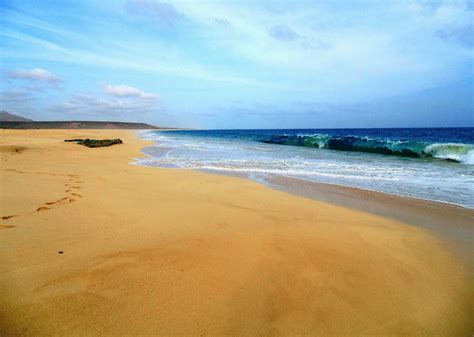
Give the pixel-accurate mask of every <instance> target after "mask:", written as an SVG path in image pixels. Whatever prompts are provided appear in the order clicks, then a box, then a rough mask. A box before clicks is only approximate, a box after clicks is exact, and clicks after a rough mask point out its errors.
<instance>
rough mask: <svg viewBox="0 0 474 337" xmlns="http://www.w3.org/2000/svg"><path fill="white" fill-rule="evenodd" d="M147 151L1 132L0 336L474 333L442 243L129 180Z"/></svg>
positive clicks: (306, 208) (462, 270) (264, 200)
mask: <svg viewBox="0 0 474 337" xmlns="http://www.w3.org/2000/svg"><path fill="white" fill-rule="evenodd" d="M117 137H119V138H121V139H123V140H124V144H121V145H115V146H112V147H107V148H95V149H89V148H86V147H83V146H78V145H76V144H71V143H64V142H63V139H65V138H117ZM143 146H144V142H142V141H140V140H138V139H137V138H136V137H135V135H134V133H133V132H130V131H123V130H120V131H119V130H74V131H72V130H54V131H53V130H34V131H20V130H18V131H14V130H0V161H1V163H2V165H1V175H0V188H1V190H0V217H1V220H0V259H1V260H0V304H1V306H0V335H2V336H10V335H27V336H45V335H56V336H78V335H87V336H104V335H111V336H112V335H113V336H118V335H161V336H184V335H191V336H194V335H195V336H222V335H229V336H469V335H472V333H473V332H474V328H473V323H472V319H471V315H472V303H473V302H472V288H471V286H470V275H469V273H468V270H467V268H466V267H464V266H463V264H462V262H461V261H460V260H459V259H458V258H457V257H456V256H455V255H453V254H452V252H451V251H450V250H449V249H448V248H447V246H446V245H445V244H444V243H443V242H442V241H440V239H438V238H436V237H434V236H433V235H432V234H431V233H430V232H428V231H426V230H423V229H420V228H416V227H412V226H408V225H404V224H402V223H398V222H395V221H393V220H388V219H385V218H382V217H379V216H374V215H370V214H368V213H363V212H359V211H355V210H349V209H346V208H343V207H339V206H334V205H330V204H326V203H322V202H317V201H314V200H309V199H305V198H302V197H298V196H294V195H290V194H286V193H283V192H278V191H274V190H271V189H268V188H266V187H264V186H261V185H258V184H256V183H254V182H251V181H248V180H246V179H240V178H232V177H223V176H217V175H209V174H204V173H199V172H191V171H181V170H172V169H157V168H147V167H138V166H134V165H129V163H130V162H131V161H132V160H133V157H138V156H140V153H139V150H140V148H141V147H143ZM60 252H61V253H60Z"/></svg>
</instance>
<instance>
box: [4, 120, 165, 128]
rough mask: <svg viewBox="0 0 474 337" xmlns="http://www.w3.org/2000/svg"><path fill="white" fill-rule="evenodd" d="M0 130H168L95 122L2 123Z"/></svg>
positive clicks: (140, 125) (137, 124)
mask: <svg viewBox="0 0 474 337" xmlns="http://www.w3.org/2000/svg"><path fill="white" fill-rule="evenodd" d="M0 129H145V130H146V129H168V128H161V127H156V126H154V125H150V124H146V123H130V122H109V121H106V122H96V121H48V122H33V121H4V120H0Z"/></svg>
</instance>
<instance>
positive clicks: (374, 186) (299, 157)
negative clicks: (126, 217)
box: [136, 128, 474, 208]
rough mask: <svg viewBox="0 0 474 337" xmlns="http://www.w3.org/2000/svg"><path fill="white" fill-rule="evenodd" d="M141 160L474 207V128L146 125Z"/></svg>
mask: <svg viewBox="0 0 474 337" xmlns="http://www.w3.org/2000/svg"><path fill="white" fill-rule="evenodd" d="M141 137H142V138H144V139H147V140H153V141H154V142H155V145H153V146H149V147H147V148H145V149H144V150H143V152H144V153H145V154H147V155H148V156H147V158H142V159H137V161H136V164H139V165H146V166H159V167H168V168H182V169H193V170H205V171H211V172H216V173H226V174H236V175H245V176H247V177H249V178H251V179H254V180H257V181H259V182H261V183H267V184H270V178H271V177H274V176H284V177H290V178H295V179H300V180H303V181H312V182H318V183H329V184H335V185H342V186H349V187H355V188H360V189H366V190H373V191H379V192H384V193H389V194H395V195H399V196H408V197H413V198H420V199H425V200H432V201H439V202H445V203H451V204H456V205H459V206H463V207H467V208H474V128H403V129H289V130H283V129H278V130H177V131H143V132H142V133H141Z"/></svg>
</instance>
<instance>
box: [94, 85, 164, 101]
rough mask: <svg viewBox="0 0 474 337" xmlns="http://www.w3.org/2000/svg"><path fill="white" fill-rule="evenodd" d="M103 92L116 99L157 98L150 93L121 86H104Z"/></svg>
mask: <svg viewBox="0 0 474 337" xmlns="http://www.w3.org/2000/svg"><path fill="white" fill-rule="evenodd" d="M102 88H103V89H104V91H105V92H106V93H107V94H109V95H112V96H116V97H137V98H142V99H157V98H158V96H157V95H155V94H152V93H148V92H144V91H142V90H140V89H138V88H135V87H132V86H129V85H125V84H121V85H111V84H104V85H103V86H102Z"/></svg>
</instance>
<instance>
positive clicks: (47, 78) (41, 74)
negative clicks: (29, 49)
mask: <svg viewBox="0 0 474 337" xmlns="http://www.w3.org/2000/svg"><path fill="white" fill-rule="evenodd" d="M8 77H9V78H11V79H15V80H29V81H43V82H47V83H49V84H52V85H58V84H59V83H61V82H62V79H61V78H59V77H58V76H57V75H55V74H53V73H52V72H49V71H47V70H45V69H41V68H33V69H30V70H15V71H9V72H8Z"/></svg>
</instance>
